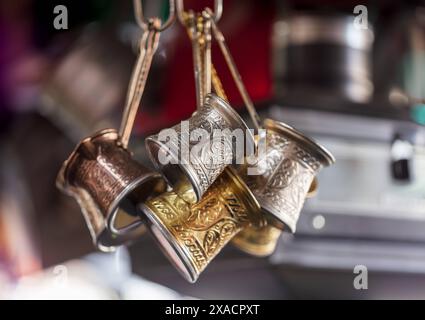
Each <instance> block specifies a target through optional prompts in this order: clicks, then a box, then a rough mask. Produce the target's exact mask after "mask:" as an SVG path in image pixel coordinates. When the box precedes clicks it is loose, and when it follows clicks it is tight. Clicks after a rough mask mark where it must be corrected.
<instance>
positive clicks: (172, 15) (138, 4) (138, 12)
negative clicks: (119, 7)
mask: <svg viewBox="0 0 425 320" xmlns="http://www.w3.org/2000/svg"><path fill="white" fill-rule="evenodd" d="M174 1H175V0H169V4H170V12H169V15H168V19H167V20H166V21H165V22H164V23H160V24H159V26H156V27H155V28H156V31H164V30H165V29H167V28H168V27H169V26H171V24H172V23H173V22H174V20H175V19H176V9H175V2H174ZM133 4H134V17H135V18H136V21H137V24H138V25H139V27H140V28H142V29H143V30H145V31H147V30H148V29H149V25H151V24H152V21H153V19H157V18H149V19H147V18H146V17H145V16H144V15H143V7H142V1H141V0H133Z"/></svg>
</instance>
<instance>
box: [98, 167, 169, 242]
mask: <svg viewBox="0 0 425 320" xmlns="http://www.w3.org/2000/svg"><path fill="white" fill-rule="evenodd" d="M155 180H156V182H155ZM148 182H153V183H155V187H156V186H159V185H160V183H161V182H163V180H162V177H161V175H160V174H159V173H155V172H152V173H148V174H146V175H143V176H140V177H139V178H138V179H136V180H135V181H133V182H132V183H131V184H129V185H128V186H127V187H126V188H125V189H124V190H123V191H122V192H121V193H120V195H119V196H118V197H117V198H116V199H115V200H114V202H112V203H111V205H110V207H109V209H108V215H107V217H106V225H107V227H108V229H109V230H111V232H112V233H114V234H117V235H124V234H126V233H128V232H130V231H133V230H135V229H137V228H138V227H140V226H141V225H142V224H143V221H142V220H138V221H135V222H133V223H131V224H129V225H128V226H125V227H123V228H119V229H117V228H115V226H114V223H115V219H116V217H117V214H118V211H119V207H120V204H121V202H122V201H123V200H124V199H125V198H126V197H127V196H128V195H130V193H131V192H132V191H135V190H136V189H137V188H139V187H141V186H142V185H143V184H144V183H148ZM153 189H155V188H153ZM162 191H165V188H164V189H163V190H162ZM160 193H161V192H156V193H154V192H153V191H152V192H151V193H149V194H147V195H146V197H143V198H141V199H139V202H143V201H146V200H147V199H149V198H150V197H153V196H156V195H158V194H160ZM134 207H135V208H136V209H137V204H136V205H135V206H134Z"/></svg>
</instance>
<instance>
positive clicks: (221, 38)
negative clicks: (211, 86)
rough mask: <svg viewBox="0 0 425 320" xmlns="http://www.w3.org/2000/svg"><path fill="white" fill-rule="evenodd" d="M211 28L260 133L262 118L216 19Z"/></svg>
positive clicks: (209, 11)
mask: <svg viewBox="0 0 425 320" xmlns="http://www.w3.org/2000/svg"><path fill="white" fill-rule="evenodd" d="M205 11H206V12H207V13H208V14H210V15H212V14H213V13H212V11H211V10H210V9H208V8H207V9H205ZM211 26H212V32H213V34H214V38H215V39H216V41H217V43H218V46H219V47H220V50H221V52H222V54H223V57H224V59H225V60H226V64H227V66H228V68H229V70H230V73H231V74H232V77H233V80H234V81H235V84H236V86H237V88H238V90H239V93H240V95H241V96H242V99H243V101H244V103H245V106H246V108H247V109H248V113H249V116H250V117H251V120H252V122H253V125H254V127H255V130H256V131H257V132H258V131H259V129H260V128H261V127H260V123H261V119H260V116H259V114H258V113H257V110H256V109H255V106H254V103H253V102H252V100H251V98H250V96H249V93H248V90H247V89H246V87H245V84H244V83H243V81H242V77H241V75H240V73H239V71H238V68H237V67H236V63H235V60H234V59H233V57H232V55H231V53H230V50H229V47H228V46H227V43H226V40H225V38H224V35H223V33H221V31H220V29H218V27H217V24H216V23H215V21H214V19H211Z"/></svg>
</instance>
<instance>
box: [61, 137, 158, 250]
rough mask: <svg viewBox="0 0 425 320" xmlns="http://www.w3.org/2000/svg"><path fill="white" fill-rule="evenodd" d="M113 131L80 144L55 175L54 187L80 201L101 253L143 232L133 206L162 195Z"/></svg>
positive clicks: (151, 174)
mask: <svg viewBox="0 0 425 320" xmlns="http://www.w3.org/2000/svg"><path fill="white" fill-rule="evenodd" d="M118 141H119V140H118V133H117V131H116V130H114V129H106V130H102V131H100V132H98V133H96V134H94V135H92V136H91V137H88V138H86V139H84V140H83V141H81V142H80V143H79V144H78V146H77V147H76V148H75V150H74V151H73V152H72V154H71V155H70V157H69V158H68V160H66V161H65V162H64V164H63V166H62V168H61V170H60V172H59V175H58V178H57V185H58V187H59V188H60V189H62V190H63V191H65V192H66V193H67V194H69V195H71V196H73V197H74V198H75V199H76V200H77V202H78V203H79V205H80V207H81V209H82V211H83V214H84V217H85V219H86V222H87V225H88V227H89V230H90V233H91V235H92V238H93V242H94V243H95V245H96V246H97V247H98V248H99V249H100V250H102V251H110V250H113V249H114V247H115V246H117V245H120V244H123V243H125V242H127V241H130V240H132V239H135V238H136V237H138V236H139V235H140V234H141V233H142V232H143V231H144V226H143V225H142V221H141V220H140V218H138V215H137V214H136V211H137V203H138V202H141V201H145V200H146V199H147V198H148V197H149V196H150V195H156V194H159V193H161V192H163V191H164V190H165V188H166V185H165V182H164V181H163V180H162V179H161V176H160V174H157V173H154V172H152V171H149V170H148V169H146V168H144V167H143V166H141V165H140V164H139V163H137V162H136V161H135V160H133V159H132V157H131V154H130V152H129V151H128V150H127V149H125V148H123V147H122V146H121V145H120V143H119V142H118Z"/></svg>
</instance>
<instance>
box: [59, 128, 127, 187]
mask: <svg viewBox="0 0 425 320" xmlns="http://www.w3.org/2000/svg"><path fill="white" fill-rule="evenodd" d="M108 134H110V135H111V136H112V137H113V138H111V139H110V140H112V141H113V140H118V137H119V135H118V132H117V130H115V129H111V128H108V129H102V130H100V131H98V132H96V133H95V134H93V135H91V136H88V137H86V138H84V139H83V140H81V141H80V142H79V143H78V144H77V146H76V147H75V148H74V150H73V151H72V153H71V154H70V156H69V157H68V159H66V160H65V162H64V163H63V165H62V168H61V170H60V171H59V175H58V178H60V180H59V181H58V180H57V185H58V187H60V188H61V189H63V190H66V188H68V187H69V179H68V171H69V168H70V167H71V166H72V163H73V162H74V161H75V160H76V157H77V156H78V153H79V150H80V149H81V147H82V146H83V145H84V144H86V143H87V142H90V141H93V140H95V139H97V138H100V137H104V136H106V135H108ZM60 175H61V176H60ZM58 183H59V184H58Z"/></svg>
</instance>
